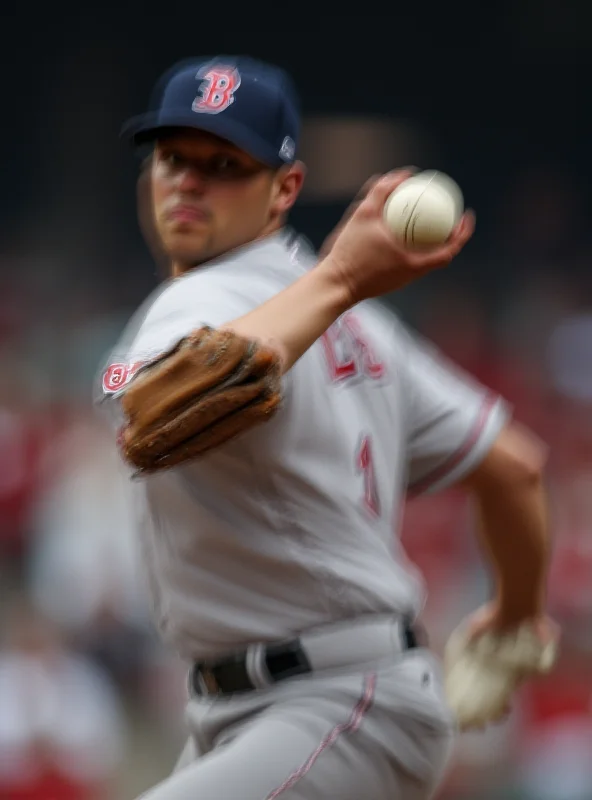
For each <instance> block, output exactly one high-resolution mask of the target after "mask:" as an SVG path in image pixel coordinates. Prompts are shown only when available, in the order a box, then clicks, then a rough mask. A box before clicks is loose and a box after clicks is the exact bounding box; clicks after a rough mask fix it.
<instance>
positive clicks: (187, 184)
mask: <svg viewBox="0 0 592 800" xmlns="http://www.w3.org/2000/svg"><path fill="white" fill-rule="evenodd" d="M175 183H176V187H175V188H176V189H177V190H178V191H180V192H187V193H192V194H201V193H202V192H203V191H204V189H205V183H206V182H205V179H204V176H203V175H202V173H201V172H200V170H199V169H198V168H197V167H196V166H194V165H193V164H187V165H185V166H184V167H183V169H180V170H179V172H178V173H177V176H176V181H175Z"/></svg>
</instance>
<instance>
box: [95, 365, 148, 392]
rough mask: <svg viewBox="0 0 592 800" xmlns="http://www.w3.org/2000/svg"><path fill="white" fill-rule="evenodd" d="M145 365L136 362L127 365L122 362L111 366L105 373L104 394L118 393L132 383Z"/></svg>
mask: <svg viewBox="0 0 592 800" xmlns="http://www.w3.org/2000/svg"><path fill="white" fill-rule="evenodd" d="M144 363H145V362H144V361H134V362H133V363H131V364H125V363H123V362H121V361H120V362H115V363H113V364H109V366H108V367H107V369H106V370H105V371H104V372H103V392H104V393H105V394H114V393H115V392H118V391H119V390H120V389H122V388H123V387H124V386H125V385H126V384H128V383H129V382H130V381H131V379H132V378H133V377H134V375H135V374H136V372H137V371H138V370H139V369H140V367H141V366H142V365H143V364H144Z"/></svg>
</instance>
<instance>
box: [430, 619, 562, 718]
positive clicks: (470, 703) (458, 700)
mask: <svg viewBox="0 0 592 800" xmlns="http://www.w3.org/2000/svg"><path fill="white" fill-rule="evenodd" d="M558 643H559V628H558V626H557V625H556V624H555V623H554V622H553V621H552V620H551V619H550V618H548V617H546V616H540V617H537V618H534V619H527V620H523V621H522V622H520V623H519V624H515V625H513V626H508V625H507V624H506V622H505V621H504V619H503V615H502V613H501V611H500V609H499V608H498V607H497V606H496V605H495V604H491V605H487V606H485V607H483V608H482V609H480V610H479V611H477V612H476V613H475V614H473V615H472V616H470V617H469V618H468V620H466V621H465V622H464V623H463V624H462V625H461V626H459V628H457V629H456V630H455V631H454V632H453V634H452V635H451V637H450V639H449V640H448V643H447V645H446V650H445V655H444V671H445V690H446V694H447V697H448V702H449V704H450V706H451V708H452V710H453V712H454V713H455V715H456V718H457V722H458V726H459V728H460V730H469V729H471V728H484V727H485V726H486V725H488V724H491V723H494V722H498V721H500V720H501V719H503V718H504V717H505V716H507V714H508V713H509V711H510V702H511V698H512V695H513V693H514V692H515V691H516V689H517V688H518V687H519V686H520V684H521V683H523V682H524V681H525V680H526V679H528V678H529V677H533V676H535V675H542V674H545V673H547V672H549V671H550V670H551V669H552V668H553V666H554V664H555V661H556V659H557V652H558Z"/></svg>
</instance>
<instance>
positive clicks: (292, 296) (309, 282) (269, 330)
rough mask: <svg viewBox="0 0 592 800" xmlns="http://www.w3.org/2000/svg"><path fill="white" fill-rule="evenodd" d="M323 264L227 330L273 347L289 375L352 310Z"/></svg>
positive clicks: (347, 299) (233, 322) (230, 324)
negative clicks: (305, 354) (316, 344)
mask: <svg viewBox="0 0 592 800" xmlns="http://www.w3.org/2000/svg"><path fill="white" fill-rule="evenodd" d="M325 266H326V265H325V262H324V261H323V262H321V263H320V264H319V265H318V266H317V267H316V268H315V269H312V270H310V272H307V273H306V274H305V275H303V276H302V277H301V278H300V279H299V280H297V281H295V282H294V283H293V284H291V285H290V286H289V287H288V288H287V289H284V290H283V291H282V292H280V293H279V294H277V295H275V296H274V297H272V298H271V299H270V300H268V301H267V302H266V303H264V304H263V305H261V306H259V307H258V308H256V309H255V310H254V311H251V312H249V313H248V314H246V315H245V316H244V317H239V318H238V319H236V320H233V321H232V322H229V323H228V324H227V325H225V326H224V327H226V328H230V329H232V330H233V331H235V332H236V333H238V334H240V335H242V336H245V337H248V338H251V339H259V340H261V341H263V342H266V343H269V344H271V345H272V346H274V347H275V348H276V349H277V350H278V352H279V353H280V355H281V357H282V368H283V371H284V372H287V371H288V370H289V369H290V368H291V367H292V366H293V365H294V363H295V362H296V361H298V359H299V358H300V357H301V356H302V355H304V353H305V352H306V351H307V350H308V349H309V347H311V346H312V345H313V344H314V343H315V342H316V340H317V339H318V338H319V337H320V336H322V334H323V333H324V332H325V331H326V330H327V328H329V327H330V326H331V325H332V324H333V323H334V322H335V320H336V319H338V318H339V317H340V316H341V314H343V312H344V311H346V310H347V309H348V308H349V306H350V298H349V294H348V292H347V290H346V289H344V287H343V286H341V285H340V284H339V282H338V281H336V280H335V279H334V277H333V274H332V272H331V270H329V269H326V268H325Z"/></svg>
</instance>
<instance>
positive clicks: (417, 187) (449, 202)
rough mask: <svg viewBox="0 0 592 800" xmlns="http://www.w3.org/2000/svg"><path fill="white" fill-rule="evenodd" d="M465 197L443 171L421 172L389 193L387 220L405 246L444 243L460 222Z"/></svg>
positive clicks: (386, 207) (385, 215) (430, 245)
mask: <svg viewBox="0 0 592 800" xmlns="http://www.w3.org/2000/svg"><path fill="white" fill-rule="evenodd" d="M463 211H464V199H463V195H462V192H461V190H460V188H459V186H458V185H457V184H456V183H455V182H454V181H453V180H452V178H449V177H448V175H445V174H444V173H442V172H437V171H435V170H432V171H426V172H420V173H419V174H418V175H414V176H413V177H411V178H408V179H407V180H406V181H404V182H403V183H402V184H401V185H400V186H398V187H397V188H396V189H395V190H394V192H392V194H391V195H390V197H389V198H388V200H387V201H386V203H385V206H384V219H385V222H386V224H387V225H388V227H389V228H390V230H391V231H392V232H393V234H394V235H395V236H396V237H397V239H399V240H400V241H401V242H403V244H404V245H405V247H408V248H413V249H422V248H429V247H435V246H437V245H441V244H443V243H444V242H446V240H447V239H448V237H449V236H450V234H451V233H452V231H453V230H454V228H455V227H456V225H458V223H459V222H460V219H461V217H462V214H463Z"/></svg>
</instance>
